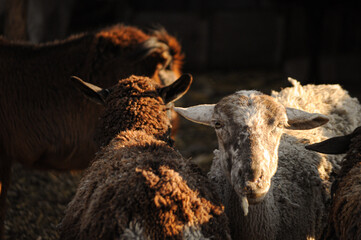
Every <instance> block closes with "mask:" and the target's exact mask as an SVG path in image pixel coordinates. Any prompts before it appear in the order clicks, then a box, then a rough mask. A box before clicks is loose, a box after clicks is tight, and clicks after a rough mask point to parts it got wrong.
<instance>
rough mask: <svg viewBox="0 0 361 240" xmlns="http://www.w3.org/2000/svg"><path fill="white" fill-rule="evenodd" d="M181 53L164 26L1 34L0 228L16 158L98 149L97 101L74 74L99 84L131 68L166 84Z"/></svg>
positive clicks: (81, 159) (62, 158)
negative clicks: (61, 35) (25, 36)
mask: <svg viewBox="0 0 361 240" xmlns="http://www.w3.org/2000/svg"><path fill="white" fill-rule="evenodd" d="M182 58H183V55H182V53H181V52H180V46H179V44H178V42H177V41H176V40H175V38H173V37H171V36H169V35H168V34H167V33H166V32H165V31H158V32H154V33H151V34H146V33H144V32H142V31H141V30H139V29H137V28H135V27H130V26H124V25H115V26H113V27H109V28H107V29H103V30H100V31H98V32H94V33H83V34H79V35H74V36H71V37H69V38H68V39H66V40H63V41H55V42H52V43H46V44H39V45H34V44H29V43H21V42H11V41H8V40H6V39H4V38H2V37H0V72H1V80H0V109H1V110H0V125H1V129H0V155H1V157H0V184H1V186H2V190H1V194H0V236H1V235H2V234H1V233H2V229H1V228H2V227H1V226H2V225H3V224H2V223H3V220H4V211H5V210H4V208H5V207H4V205H5V199H6V192H7V189H8V186H9V182H10V169H11V165H12V163H13V162H14V161H18V162H20V163H22V164H24V165H26V166H28V167H35V168H40V169H55V170H68V169H83V168H85V167H87V166H88V163H89V159H91V158H92V157H93V156H94V153H95V152H96V151H97V150H98V145H97V144H96V143H95V142H94V140H93V135H94V131H95V130H94V129H95V125H96V122H97V119H98V117H99V116H100V114H101V111H102V108H101V107H100V106H96V105H94V104H90V103H89V102H88V101H85V100H84V98H83V96H81V94H80V93H79V92H78V91H77V90H76V89H74V87H73V86H72V84H71V82H70V81H69V77H70V76H71V75H74V74H77V75H79V76H81V77H84V78H86V79H89V81H90V82H92V83H96V84H99V85H101V86H111V85H113V84H115V83H116V82H117V80H118V79H121V78H124V77H128V76H130V75H131V74H133V73H134V74H138V75H143V76H149V77H152V78H153V79H154V80H155V81H157V82H158V83H160V84H164V83H165V82H167V83H169V82H172V81H174V80H175V79H176V78H177V77H178V76H180V68H181V65H182ZM166 78H167V79H166Z"/></svg>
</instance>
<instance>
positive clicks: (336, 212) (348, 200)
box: [324, 134, 361, 240]
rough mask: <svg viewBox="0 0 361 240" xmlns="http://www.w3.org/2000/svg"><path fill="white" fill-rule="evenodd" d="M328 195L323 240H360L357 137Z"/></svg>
mask: <svg viewBox="0 0 361 240" xmlns="http://www.w3.org/2000/svg"><path fill="white" fill-rule="evenodd" d="M332 196H333V198H332V205H331V209H330V213H329V220H328V227H327V229H326V231H325V238H324V239H328V240H333V239H339V240H346V239H347V240H357V239H361V215H360V213H361V202H360V201H361V134H359V135H357V136H355V137H354V138H353V139H352V142H351V144H350V146H349V150H348V152H347V154H346V156H345V158H344V160H343V162H342V168H341V170H340V172H339V174H337V177H336V181H335V182H334V183H333V185H332Z"/></svg>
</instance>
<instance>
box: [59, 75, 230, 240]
mask: <svg viewBox="0 0 361 240" xmlns="http://www.w3.org/2000/svg"><path fill="white" fill-rule="evenodd" d="M78 81H79V82H77V85H78V88H79V89H81V90H82V91H83V92H84V93H85V95H86V96H88V97H89V98H91V99H93V100H94V101H96V102H99V103H102V104H104V105H105V112H104V114H103V115H102V117H101V120H100V122H99V126H100V127H99V128H98V131H97V133H98V134H97V135H98V138H97V141H99V143H100V145H102V146H103V147H102V149H101V150H100V151H99V152H98V153H97V154H96V157H95V159H94V160H93V162H92V164H91V166H90V167H89V168H88V169H87V170H86V173H85V174H84V176H83V178H82V179H81V181H80V184H79V186H78V189H77V192H76V194H75V196H74V198H73V200H72V201H71V202H70V203H69V204H68V207H67V209H66V211H65V216H64V218H63V220H62V222H61V223H60V225H59V232H60V236H61V237H60V238H61V239H64V240H65V239H209V238H213V239H230V238H229V229H228V222H227V218H226V215H225V213H224V207H223V205H222V204H221V201H220V198H219V196H218V195H217V193H216V189H215V186H214V185H213V184H211V182H210V181H209V179H208V178H207V176H206V174H205V173H203V172H202V171H201V170H200V169H199V168H198V167H197V166H196V165H195V164H193V163H191V161H190V160H189V159H188V160H187V159H184V158H183V157H182V156H181V154H180V153H179V152H178V151H177V150H175V149H174V148H173V147H172V146H171V142H169V141H168V140H169V128H170V124H169V120H168V118H167V117H166V108H165V104H167V103H169V102H171V101H175V100H176V99H178V98H179V97H180V96H181V95H183V94H184V93H185V92H186V91H187V90H188V88H189V85H190V84H191V82H192V77H191V76H190V75H183V76H182V77H181V78H180V79H179V80H177V81H176V82H174V83H173V84H172V85H170V86H168V87H163V88H159V87H158V86H157V85H156V84H152V82H151V81H150V79H146V78H143V77H137V76H132V77H130V78H128V79H123V80H120V81H119V82H118V84H117V85H116V86H114V87H112V88H111V89H110V90H109V91H107V90H104V89H100V88H97V87H94V86H92V85H89V84H88V83H85V82H83V81H82V80H80V79H78ZM93 89H94V90H93ZM104 92H105V93H106V95H107V92H110V93H109V95H108V96H107V97H104V96H103V94H102V93H104ZM98 93H99V94H98Z"/></svg>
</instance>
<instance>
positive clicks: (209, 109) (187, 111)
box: [174, 104, 215, 126]
mask: <svg viewBox="0 0 361 240" xmlns="http://www.w3.org/2000/svg"><path fill="white" fill-rule="evenodd" d="M214 106H215V104H202V105H197V106H193V107H188V108H181V107H175V108H174V110H175V111H176V112H177V113H179V114H180V115H182V116H183V117H184V118H186V119H188V120H190V121H192V122H195V123H200V124H204V125H207V126H211V120H212V115H213V112H214Z"/></svg>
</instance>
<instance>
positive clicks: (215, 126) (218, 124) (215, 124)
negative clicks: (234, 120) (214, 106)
mask: <svg viewBox="0 0 361 240" xmlns="http://www.w3.org/2000/svg"><path fill="white" fill-rule="evenodd" d="M222 127H223V124H222V123H220V122H215V123H214V128H215V129H220V128H222Z"/></svg>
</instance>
